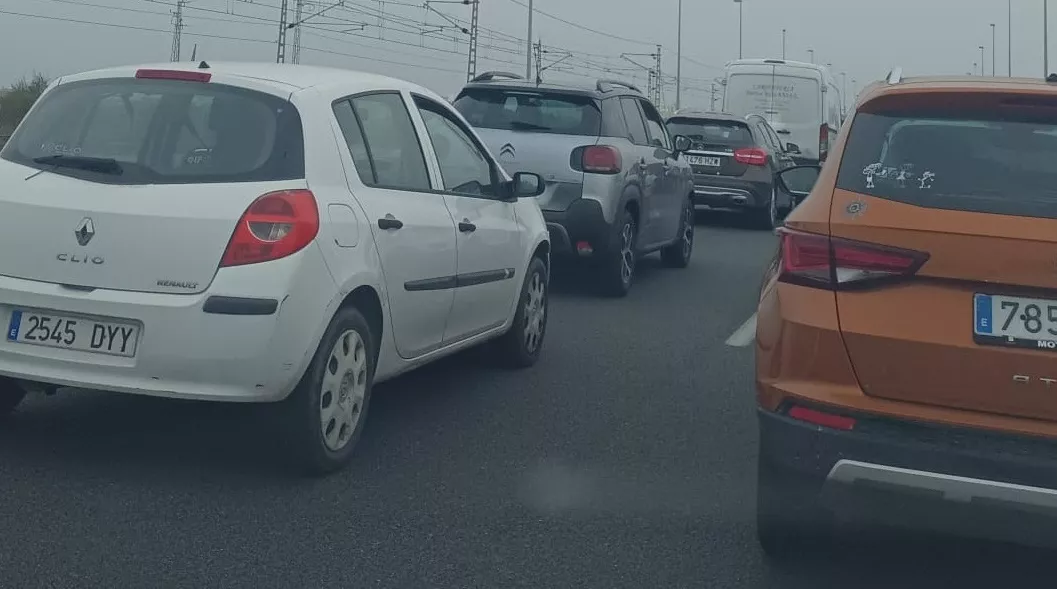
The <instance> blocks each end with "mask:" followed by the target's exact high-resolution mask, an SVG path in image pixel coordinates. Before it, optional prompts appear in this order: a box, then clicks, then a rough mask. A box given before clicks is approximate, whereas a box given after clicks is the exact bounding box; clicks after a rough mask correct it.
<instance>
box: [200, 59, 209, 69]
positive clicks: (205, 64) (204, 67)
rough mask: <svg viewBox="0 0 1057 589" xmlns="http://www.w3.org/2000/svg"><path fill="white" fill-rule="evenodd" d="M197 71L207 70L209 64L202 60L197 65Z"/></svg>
mask: <svg viewBox="0 0 1057 589" xmlns="http://www.w3.org/2000/svg"><path fill="white" fill-rule="evenodd" d="M198 69H200V70H207V69H209V64H208V63H206V61H205V60H204V59H203V60H202V63H200V64H198Z"/></svg>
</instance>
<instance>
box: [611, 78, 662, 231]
mask: <svg viewBox="0 0 1057 589" xmlns="http://www.w3.org/2000/svg"><path fill="white" fill-rule="evenodd" d="M620 109H621V110H622V111H623V112H624V122H625V124H626V126H627V128H628V139H630V140H631V142H632V144H633V145H634V152H633V155H634V158H633V159H632V161H630V162H624V165H625V166H626V167H628V168H629V173H631V174H633V175H634V176H637V177H638V180H639V189H640V191H641V193H642V195H641V196H642V200H641V202H640V203H639V227H638V245H639V249H642V248H643V247H648V245H649V244H651V243H654V242H656V241H657V236H658V235H659V234H660V230H659V229H657V224H656V217H657V216H658V214H659V213H658V212H657V210H658V205H657V204H656V203H655V201H656V200H657V197H656V195H657V192H658V188H657V185H658V184H659V183H660V182H661V181H662V180H661V177H662V176H661V174H662V170H661V166H660V162H657V161H653V151H654V149H655V148H653V147H651V146H650V136H649V134H648V133H647V131H646V120H645V118H644V117H643V115H642V108H640V107H639V101H638V100H637V99H636V98H634V97H631V96H623V97H621V99H620Z"/></svg>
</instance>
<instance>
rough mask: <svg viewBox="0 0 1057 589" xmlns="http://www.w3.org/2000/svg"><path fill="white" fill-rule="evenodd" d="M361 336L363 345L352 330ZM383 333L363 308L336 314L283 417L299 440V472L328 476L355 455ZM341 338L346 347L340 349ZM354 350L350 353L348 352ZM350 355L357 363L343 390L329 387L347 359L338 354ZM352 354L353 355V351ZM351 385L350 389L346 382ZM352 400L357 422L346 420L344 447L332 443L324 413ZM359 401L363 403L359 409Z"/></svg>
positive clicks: (335, 422)
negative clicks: (375, 329)
mask: <svg viewBox="0 0 1057 589" xmlns="http://www.w3.org/2000/svg"><path fill="white" fill-rule="evenodd" d="M353 332H354V333H355V334H356V335H357V336H359V343H362V348H359V347H358V343H357V342H356V341H355V338H353V337H352V335H351V334H352V333H353ZM376 338H377V336H376V335H375V334H373V333H371V329H370V327H369V324H368V323H367V320H366V319H365V318H364V317H363V315H362V314H361V313H360V311H359V310H358V309H356V308H354V307H349V308H345V309H341V310H339V311H338V312H337V314H335V315H334V318H333V319H332V320H331V322H330V326H328V327H327V331H326V333H324V334H323V339H322V340H320V342H319V348H318V349H317V350H316V353H315V356H313V358H312V362H311V364H309V366H308V370H306V371H305V374H304V376H303V377H301V382H299V383H298V385H297V388H296V389H294V391H293V392H292V393H290V396H289V397H287V399H286V401H285V402H284V403H283V407H282V410H283V413H282V416H281V419H282V420H283V422H284V425H285V426H286V429H287V430H288V431H289V433H290V436H289V439H290V440H291V441H292V443H293V447H292V450H293V453H292V454H293V455H292V458H293V459H294V460H295V462H296V466H297V468H298V469H299V470H303V471H305V472H306V473H307V474H309V475H316V476H319V475H325V474H328V473H331V472H334V471H336V470H338V469H340V468H342V467H343V466H345V465H346V464H347V463H348V462H349V460H350V459H351V458H352V453H353V450H354V449H355V447H356V443H357V442H358V441H359V439H360V435H361V434H362V433H363V427H364V422H365V421H366V416H367V409H368V407H369V406H370V402H371V389H372V388H373V384H374V370H375V363H376V362H377V358H378V354H377V349H378V343H377V341H376ZM339 339H340V340H342V346H341V347H340V348H338V347H336V346H337V344H338V342H339ZM345 350H349V352H347V353H346V352H345ZM358 350H362V362H363V364H362V366H363V367H364V368H365V371H363V372H362V374H361V368H360V366H361V364H360V363H359V362H357V361H356V359H357V358H358V357H360V356H359V354H360V353H361V352H360V351H358ZM335 352H338V353H339V354H346V355H345V356H344V359H345V361H346V362H351V363H352V364H351V368H347V369H345V370H344V376H343V377H339V378H340V381H339V382H340V389H339V390H337V391H333V390H332V391H324V390H323V388H324V387H323V380H324V377H326V376H327V375H328V374H329V375H332V376H333V375H336V372H335V369H336V368H337V370H342V369H343V368H345V367H343V366H342V364H343V362H341V361H339V360H338V359H337V358H338V356H337V355H336V354H335ZM348 354H351V355H348ZM361 382H362V383H363V389H362V396H360V395H358V394H357V393H358V392H359V391H357V390H356V389H357V388H358V386H359V384H360V383H361ZM347 385H348V387H349V388H348V389H346V386H347ZM342 402H344V403H348V404H349V405H351V406H352V407H351V408H350V412H351V413H352V420H353V421H352V423H351V424H346V427H347V428H348V433H347V435H342V434H341V433H340V432H341V431H342V430H337V431H338V432H339V434H338V440H339V442H336V443H335V445H337V443H340V440H341V439H342V438H344V440H345V441H344V444H343V445H341V446H340V447H339V448H336V449H335V448H332V447H330V446H328V442H327V440H326V437H327V436H325V434H324V429H323V414H324V411H325V407H331V406H334V404H335V403H338V404H339V406H340V404H341V403H342ZM357 405H358V407H357ZM338 421H339V418H337V417H335V418H334V419H332V420H331V421H330V424H331V425H332V427H331V429H330V431H331V432H333V431H335V428H340V427H341V425H340V424H338Z"/></svg>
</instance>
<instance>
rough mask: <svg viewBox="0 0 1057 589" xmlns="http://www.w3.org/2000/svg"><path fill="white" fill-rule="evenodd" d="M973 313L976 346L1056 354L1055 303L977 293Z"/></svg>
mask: <svg viewBox="0 0 1057 589" xmlns="http://www.w3.org/2000/svg"><path fill="white" fill-rule="evenodd" d="M973 309H974V310H973V316H974V317H973V339H974V340H975V341H976V342H977V343H981V344H994V345H1003V346H1012V347H1017V348H1033V349H1043V350H1057V301H1049V300H1046V299H1032V298H1026V297H1007V296H1000V295H987V294H979V293H977V294H976V295H974V296H973Z"/></svg>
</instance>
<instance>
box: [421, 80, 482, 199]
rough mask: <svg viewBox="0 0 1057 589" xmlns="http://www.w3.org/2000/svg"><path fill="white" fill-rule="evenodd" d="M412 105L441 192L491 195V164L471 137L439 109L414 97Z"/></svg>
mask: <svg viewBox="0 0 1057 589" xmlns="http://www.w3.org/2000/svg"><path fill="white" fill-rule="evenodd" d="M415 104H416V105H417V106H418V110H419V112H420V113H421V114H422V122H424V123H425V124H426V132H427V133H428V134H429V140H430V142H431V143H432V144H433V151H434V152H435V153H436V154H437V163H438V164H439V165H440V176H441V180H442V181H443V182H444V190H445V191H447V192H452V193H455V194H464V195H467V196H495V195H496V192H497V191H496V186H495V184H496V182H495V175H494V174H493V172H492V164H491V162H490V161H489V159H488V157H487V156H486V155H485V154H484V151H483V150H482V149H481V147H480V146H479V145H477V142H476V141H474V139H473V137H471V136H470V134H469V133H467V132H466V130H464V129H463V127H462V125H461V124H459V122H458V121H457V120H456V119H455V118H454V117H452V115H451V113H450V112H448V110H447V109H446V108H444V107H443V106H440V105H438V104H436V103H435V102H433V101H431V100H428V99H425V98H422V97H419V96H416V97H415Z"/></svg>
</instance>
